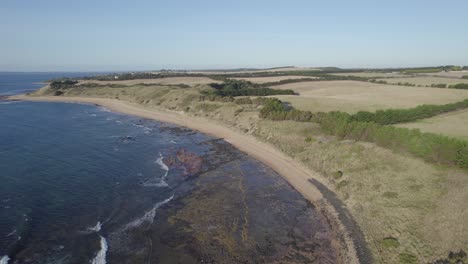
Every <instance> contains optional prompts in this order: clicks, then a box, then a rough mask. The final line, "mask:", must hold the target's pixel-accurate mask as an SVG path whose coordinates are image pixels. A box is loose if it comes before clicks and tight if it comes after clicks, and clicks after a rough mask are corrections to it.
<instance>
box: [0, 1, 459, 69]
mask: <svg viewBox="0 0 468 264" xmlns="http://www.w3.org/2000/svg"><path fill="white" fill-rule="evenodd" d="M467 13H468V1H467V0H445V1H440V0H439V1H433V0H425V1H422V0H392V1H389V0H385V1H379V0H354V1H349V0H343V1H337V0H331V1H330V0H329V1H323V0H321V1H315V0H297V1H295V0H288V1H285V0H282V1H275V0H270V1H263V0H261V1H256V0H236V1H222V0H218V1H215V0H198V1H195V0H191V1H182V0H166V1H158V0H153V1H149V0H148V1H123V0H112V1H111V0H79V1H71V0H41V1H37V0H2V1H1V4H0V71H126V70H129V71H131V70H158V69H222V68H240V67H257V68H261V67H277V66H287V65H295V66H306V67H317V66H337V67H345V68H356V67H359V68H372V67H409V66H411V67H412V66H435V65H468V15H467Z"/></svg>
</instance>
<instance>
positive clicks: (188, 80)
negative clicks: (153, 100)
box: [80, 77, 219, 86]
mask: <svg viewBox="0 0 468 264" xmlns="http://www.w3.org/2000/svg"><path fill="white" fill-rule="evenodd" d="M217 82H219V81H216V80H213V79H211V78H208V77H167V78H159V79H135V80H124V81H119V80H115V81H96V80H84V81H81V82H80V84H84V83H98V84H124V85H134V84H139V83H144V84H161V85H172V84H186V85H190V86H193V85H197V84H209V83H217Z"/></svg>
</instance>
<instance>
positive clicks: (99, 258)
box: [0, 236, 108, 264]
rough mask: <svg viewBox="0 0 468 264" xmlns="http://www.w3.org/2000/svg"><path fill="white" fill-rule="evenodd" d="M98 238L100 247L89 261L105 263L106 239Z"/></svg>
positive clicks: (94, 263)
mask: <svg viewBox="0 0 468 264" xmlns="http://www.w3.org/2000/svg"><path fill="white" fill-rule="evenodd" d="M100 238H101V249H100V250H99V251H98V252H97V253H96V256H95V257H94V259H93V261H92V262H91V263H92V264H106V253H107V249H108V246H107V241H106V239H105V238H104V237H103V236H100ZM0 264H1V263H0Z"/></svg>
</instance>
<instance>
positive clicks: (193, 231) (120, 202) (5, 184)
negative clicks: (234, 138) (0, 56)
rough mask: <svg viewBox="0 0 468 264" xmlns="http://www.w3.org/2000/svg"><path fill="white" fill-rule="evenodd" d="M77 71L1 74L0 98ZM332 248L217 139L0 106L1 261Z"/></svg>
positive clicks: (238, 255) (305, 254)
mask: <svg viewBox="0 0 468 264" xmlns="http://www.w3.org/2000/svg"><path fill="white" fill-rule="evenodd" d="M88 74H89V73H88ZM88 74H83V73H0V95H12V94H18V93H25V92H28V91H31V90H35V89H38V88H40V87H41V84H40V82H42V81H45V80H48V79H52V78H57V77H61V76H72V77H73V76H81V75H88ZM334 240H335V238H334V236H333V235H332V231H331V227H330V225H329V223H328V222H327V220H326V219H325V218H324V217H323V216H322V215H321V214H320V213H319V212H317V211H316V210H315V208H314V207H313V206H312V205H311V204H310V203H308V202H307V201H306V200H305V199H304V198H303V197H302V196H301V195H300V194H299V193H298V192H296V191H295V190H294V189H293V188H292V187H291V186H290V185H289V184H288V183H287V182H286V181H285V180H284V179H283V178H281V177H280V176H279V175H278V174H277V173H275V172H274V171H272V170H271V169H270V168H268V167H266V166H265V165H263V164H262V163H260V162H258V161H256V160H254V159H252V158H251V157H249V156H248V155H246V154H244V153H242V152H240V151H238V150H237V149H235V148H233V147H232V146H231V145H230V144H228V143H226V142H224V141H223V140H221V139H217V138H213V137H209V136H206V135H204V134H201V133H198V132H196V131H193V130H190V129H186V128H182V127H178V126H174V125H171V124H167V123H162V122H156V121H153V120H147V119H142V118H139V117H134V116H128V115H124V114H119V113H114V112H110V111H108V110H107V109H105V108H102V107H99V106H95V105H87V104H70V103H47V102H25V101H7V100H3V101H1V100H0V264H6V263H201V262H204V263H268V262H273V261H279V262H281V261H288V262H291V263H294V262H296V263H302V262H303V261H305V260H309V261H313V262H317V263H334V262H335V261H336V258H337V252H336V249H335V248H334V246H333V245H334V244H336V243H334V242H336V241H334Z"/></svg>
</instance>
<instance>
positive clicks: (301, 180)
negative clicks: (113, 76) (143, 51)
mask: <svg viewBox="0 0 468 264" xmlns="http://www.w3.org/2000/svg"><path fill="white" fill-rule="evenodd" d="M10 99H13V100H24V101H42V102H69V103H86V104H95V105H99V106H102V107H105V108H107V109H109V110H111V111H115V112H120V113H124V114H129V115H134V116H139V117H142V118H148V119H153V120H157V121H162V122H167V123H172V124H175V125H179V126H183V127H187V128H190V129H194V130H197V131H200V132H202V133H205V134H207V135H210V136H213V137H217V138H222V139H223V140H224V141H226V142H228V143H230V144H232V145H233V146H234V147H236V148H237V149H239V150H240V151H242V152H244V153H246V154H248V155H250V156H252V157H253V158H255V159H257V160H259V161H261V162H262V163H264V164H265V165H267V166H268V167H270V168H272V169H273V170H275V171H276V172H277V173H278V174H280V175H281V176H282V177H283V178H285V179H286V180H287V181H288V182H289V184H291V185H292V186H293V187H294V188H295V189H296V190H297V191H298V192H299V193H301V195H302V196H303V197H304V198H306V199H307V200H308V201H310V202H311V203H312V204H313V205H314V206H315V207H316V208H317V209H318V210H319V211H320V212H321V213H323V214H324V215H325V216H326V218H327V220H328V221H329V222H330V224H331V225H332V227H333V231H334V233H335V234H336V235H337V237H338V238H339V239H340V245H339V246H338V248H339V249H340V252H339V254H340V255H341V256H340V257H341V259H342V262H343V263H372V262H373V261H372V255H371V253H370V251H369V249H368V248H367V245H366V243H365V239H364V236H363V234H362V232H361V231H360V229H359V227H358V226H357V224H355V223H354V224H352V225H356V226H350V223H349V221H343V219H342V216H349V215H350V213H349V212H348V211H347V209H346V208H345V207H344V205H343V204H342V203H340V202H338V203H337V201H336V200H335V201H328V199H329V197H328V195H323V193H324V188H325V189H327V187H326V185H324V184H323V183H324V182H325V181H324V179H323V177H322V176H320V175H319V174H318V173H316V172H313V171H312V170H310V169H308V168H306V167H305V166H304V165H303V164H301V163H300V162H299V161H296V160H294V159H293V158H291V157H289V156H287V155H286V154H285V153H283V152H281V151H279V150H277V149H276V148H275V147H273V146H272V145H270V144H268V143H265V142H261V141H260V140H258V139H256V138H255V137H253V136H251V135H247V134H245V133H242V132H238V131H236V130H235V129H232V128H229V127H228V126H226V125H225V124H220V123H217V122H216V121H214V120H211V119H206V118H202V117H194V116H190V115H187V114H185V113H183V112H173V111H167V110H165V109H164V110H163V109H153V108H152V109H146V108H144V107H143V106H141V105H138V104H136V103H131V102H128V101H123V100H117V99H108V98H95V97H56V96H26V95H18V96H12V97H10ZM311 180H312V181H311ZM316 183H320V184H316ZM326 191H328V192H329V193H330V192H331V193H332V191H330V190H326ZM327 198H328V199H327Z"/></svg>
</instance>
